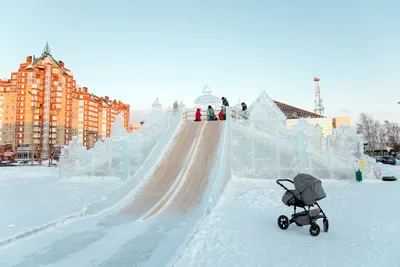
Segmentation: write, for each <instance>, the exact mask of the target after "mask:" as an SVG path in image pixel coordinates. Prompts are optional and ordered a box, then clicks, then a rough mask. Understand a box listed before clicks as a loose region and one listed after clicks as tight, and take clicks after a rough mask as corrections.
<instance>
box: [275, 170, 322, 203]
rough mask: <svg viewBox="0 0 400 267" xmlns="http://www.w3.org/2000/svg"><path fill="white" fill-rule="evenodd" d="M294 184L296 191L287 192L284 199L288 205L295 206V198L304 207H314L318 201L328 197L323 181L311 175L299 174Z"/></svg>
mask: <svg viewBox="0 0 400 267" xmlns="http://www.w3.org/2000/svg"><path fill="white" fill-rule="evenodd" d="M293 184H294V188H295V190H290V192H286V194H285V195H284V196H283V198H282V201H283V203H285V204H286V205H294V203H295V201H294V198H296V199H297V200H298V201H300V202H302V203H303V204H304V205H313V204H314V203H315V202H317V201H318V200H321V199H323V198H325V197H326V194H325V191H324V189H323V188H322V184H321V180H319V179H317V178H315V177H313V176H311V175H309V174H304V173H299V174H298V175H296V177H294V179H293Z"/></svg>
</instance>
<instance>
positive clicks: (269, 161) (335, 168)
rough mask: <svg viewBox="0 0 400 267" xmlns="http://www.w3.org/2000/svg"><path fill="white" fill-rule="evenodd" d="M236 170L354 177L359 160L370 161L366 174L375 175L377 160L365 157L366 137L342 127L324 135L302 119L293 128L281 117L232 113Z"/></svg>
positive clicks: (244, 173)
mask: <svg viewBox="0 0 400 267" xmlns="http://www.w3.org/2000/svg"><path fill="white" fill-rule="evenodd" d="M232 119H233V120H232V121H233V122H232V126H231V128H232V150H233V152H232V154H233V159H232V160H233V164H232V166H233V171H234V174H235V175H236V176H243V177H254V178H272V179H276V178H293V177H294V176H295V175H296V174H297V173H299V172H307V173H310V174H313V175H316V176H318V177H321V178H334V179H348V178H353V177H354V169H355V168H356V166H355V162H356V160H357V161H358V162H359V161H360V160H361V159H363V160H365V161H366V162H367V164H366V167H364V168H362V171H363V172H364V176H367V177H372V176H373V168H374V163H373V162H372V161H371V160H370V159H367V158H365V156H364V153H363V138H362V136H361V135H358V134H357V133H356V132H355V131H353V130H352V129H350V128H348V127H346V126H342V127H341V128H339V129H335V130H334V133H333V135H331V136H328V137H324V136H323V135H322V134H321V127H320V126H319V125H316V126H313V125H310V124H308V123H307V121H306V120H304V119H301V120H299V122H298V123H297V125H295V126H294V127H293V128H292V129H291V130H288V129H287V127H286V125H285V123H283V122H282V120H279V119H268V118H266V119H265V120H263V121H257V120H252V119H251V116H249V117H248V116H246V117H244V116H243V115H242V114H241V112H240V111H238V112H236V113H235V112H232Z"/></svg>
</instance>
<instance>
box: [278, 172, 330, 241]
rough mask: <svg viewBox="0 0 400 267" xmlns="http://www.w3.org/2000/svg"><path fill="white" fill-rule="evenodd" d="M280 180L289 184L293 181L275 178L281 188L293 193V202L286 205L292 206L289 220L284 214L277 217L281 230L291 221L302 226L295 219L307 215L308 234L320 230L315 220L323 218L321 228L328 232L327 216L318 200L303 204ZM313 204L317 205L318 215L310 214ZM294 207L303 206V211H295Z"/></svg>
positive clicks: (314, 234) (313, 234) (314, 233)
mask: <svg viewBox="0 0 400 267" xmlns="http://www.w3.org/2000/svg"><path fill="white" fill-rule="evenodd" d="M282 182H289V183H291V184H294V182H293V181H292V180H289V179H278V180H276V183H277V184H278V185H280V186H281V187H282V188H283V189H285V190H286V191H287V192H290V193H291V194H292V195H293V198H292V199H294V204H293V205H291V204H290V205H288V206H293V214H292V216H291V219H290V220H289V218H288V217H287V216H285V215H281V216H279V218H278V225H279V227H280V228H281V229H282V230H286V229H287V228H289V225H290V224H292V223H295V224H296V225H297V226H299V227H301V226H303V224H299V223H298V222H297V221H296V219H297V218H299V217H303V216H307V217H308V220H309V225H310V234H311V235H312V236H318V235H319V233H320V231H321V229H320V227H319V225H318V224H317V223H316V221H317V220H318V219H323V230H324V232H328V229H329V221H328V217H327V216H326V215H325V213H324V211H323V210H322V208H321V206H320V205H319V204H318V202H317V201H315V202H314V204H312V205H305V204H304V203H302V202H301V201H300V200H299V199H298V198H297V197H296V195H295V194H294V193H293V192H292V191H291V190H290V189H289V188H287V187H286V186H285V185H284V184H282ZM314 205H316V206H317V207H318V210H319V212H318V215H312V211H313V210H311V207H314ZM296 208H303V209H304V211H302V212H299V213H296Z"/></svg>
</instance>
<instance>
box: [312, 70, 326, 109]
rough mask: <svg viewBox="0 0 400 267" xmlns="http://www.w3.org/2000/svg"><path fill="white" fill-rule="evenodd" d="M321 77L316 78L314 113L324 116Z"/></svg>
mask: <svg viewBox="0 0 400 267" xmlns="http://www.w3.org/2000/svg"><path fill="white" fill-rule="evenodd" d="M319 80H320V79H319V78H318V77H315V78H314V83H315V100H314V103H315V108H314V113H316V114H318V115H321V116H323V115H324V110H325V108H324V105H323V104H322V98H321V89H320V88H319Z"/></svg>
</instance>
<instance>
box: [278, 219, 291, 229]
mask: <svg viewBox="0 0 400 267" xmlns="http://www.w3.org/2000/svg"><path fill="white" fill-rule="evenodd" d="M278 226H279V228H281V229H282V230H286V229H288V228H289V218H288V217H287V216H285V215H281V216H279V218H278Z"/></svg>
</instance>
